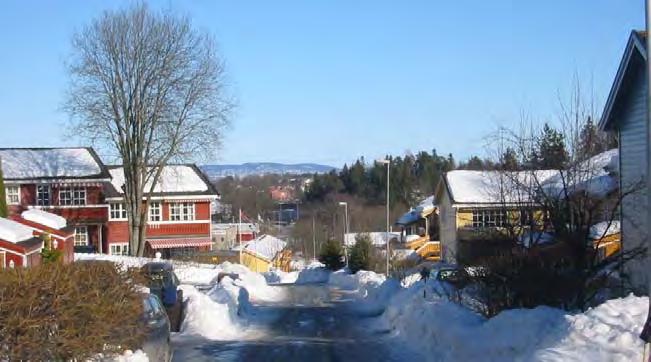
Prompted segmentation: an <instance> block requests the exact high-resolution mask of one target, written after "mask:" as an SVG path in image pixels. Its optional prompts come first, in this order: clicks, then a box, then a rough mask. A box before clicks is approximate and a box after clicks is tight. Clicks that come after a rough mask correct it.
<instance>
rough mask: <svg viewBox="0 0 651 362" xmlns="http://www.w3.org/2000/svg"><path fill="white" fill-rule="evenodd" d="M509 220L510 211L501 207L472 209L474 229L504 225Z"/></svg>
mask: <svg viewBox="0 0 651 362" xmlns="http://www.w3.org/2000/svg"><path fill="white" fill-rule="evenodd" d="M507 221H508V213H507V212H506V210H501V209H474V210H472V227H473V228H474V229H484V228H495V227H504V226H506V223H507Z"/></svg>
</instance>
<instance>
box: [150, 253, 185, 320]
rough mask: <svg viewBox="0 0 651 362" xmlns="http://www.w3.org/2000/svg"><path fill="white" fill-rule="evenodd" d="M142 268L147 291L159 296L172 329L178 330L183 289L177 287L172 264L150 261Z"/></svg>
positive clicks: (181, 310)
mask: <svg viewBox="0 0 651 362" xmlns="http://www.w3.org/2000/svg"><path fill="white" fill-rule="evenodd" d="M142 270H143V273H144V275H145V277H146V278H147V284H148V285H147V286H148V287H149V292H150V293H151V294H154V295H156V296H157V297H158V298H160V300H161V301H162V302H163V305H164V306H165V310H166V311H167V315H168V317H169V319H170V323H171V326H172V331H173V332H179V331H180V330H181V322H182V321H183V291H182V290H180V289H179V288H178V286H179V284H180V282H179V278H178V277H177V276H176V274H175V273H174V266H172V264H170V263H165V262H151V263H147V264H145V265H144V266H143V267H142Z"/></svg>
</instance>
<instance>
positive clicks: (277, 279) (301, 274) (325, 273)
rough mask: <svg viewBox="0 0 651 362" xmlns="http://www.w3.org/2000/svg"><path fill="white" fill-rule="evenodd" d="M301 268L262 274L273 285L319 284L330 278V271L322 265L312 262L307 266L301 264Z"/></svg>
mask: <svg viewBox="0 0 651 362" xmlns="http://www.w3.org/2000/svg"><path fill="white" fill-rule="evenodd" d="M301 264H302V266H303V268H301V269H300V270H294V271H291V272H283V271H281V270H272V271H269V272H267V273H264V276H265V278H266V279H267V283H273V284H292V283H293V284H319V283H326V282H328V279H329V278H330V273H331V272H330V271H329V270H328V269H326V268H325V265H324V264H323V263H320V262H318V261H316V260H312V261H311V262H310V263H309V264H307V265H305V262H303V263H301Z"/></svg>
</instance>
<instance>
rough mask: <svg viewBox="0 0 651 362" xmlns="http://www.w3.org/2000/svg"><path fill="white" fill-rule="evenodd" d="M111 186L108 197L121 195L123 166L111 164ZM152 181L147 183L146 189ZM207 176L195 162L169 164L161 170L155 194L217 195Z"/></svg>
mask: <svg viewBox="0 0 651 362" xmlns="http://www.w3.org/2000/svg"><path fill="white" fill-rule="evenodd" d="M109 172H110V174H111V187H110V190H107V194H108V197H121V196H122V194H123V191H122V186H123V185H124V169H123V168H122V166H110V167H109ZM150 187H151V182H150V183H148V184H147V185H146V190H148V189H149V188H150ZM217 194H218V193H217V190H215V188H214V187H213V186H212V184H211V183H210V181H209V180H208V179H207V178H206V176H205V175H204V174H203V173H202V172H201V171H200V170H199V168H197V166H195V165H193V164H188V165H167V166H164V168H163V170H162V171H161V174H160V178H159V180H158V182H157V183H156V186H155V187H154V192H153V195H215V196H216V195H217Z"/></svg>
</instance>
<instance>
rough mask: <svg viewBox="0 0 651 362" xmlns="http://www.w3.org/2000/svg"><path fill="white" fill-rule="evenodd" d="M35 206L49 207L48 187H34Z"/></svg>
mask: <svg viewBox="0 0 651 362" xmlns="http://www.w3.org/2000/svg"><path fill="white" fill-rule="evenodd" d="M36 205H39V206H48V205H50V185H36Z"/></svg>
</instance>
